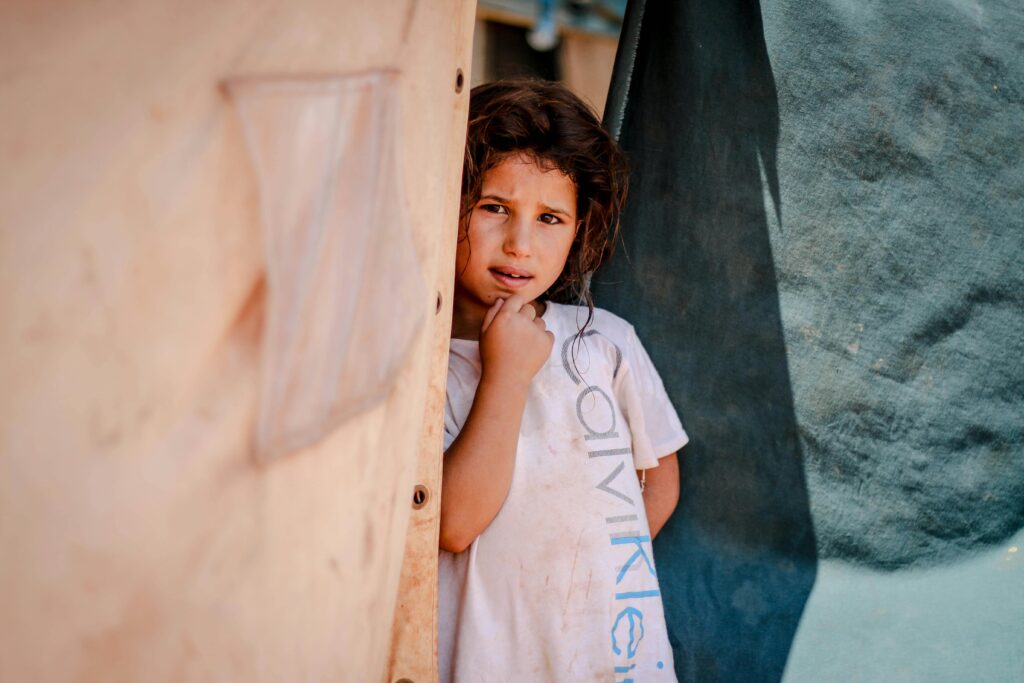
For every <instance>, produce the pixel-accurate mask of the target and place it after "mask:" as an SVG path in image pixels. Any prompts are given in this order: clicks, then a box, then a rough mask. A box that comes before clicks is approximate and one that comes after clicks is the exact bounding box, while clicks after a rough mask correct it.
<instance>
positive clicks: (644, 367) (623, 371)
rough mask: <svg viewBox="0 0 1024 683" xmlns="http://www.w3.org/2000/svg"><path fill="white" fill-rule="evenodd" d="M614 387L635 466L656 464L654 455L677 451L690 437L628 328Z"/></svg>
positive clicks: (649, 359)
mask: <svg viewBox="0 0 1024 683" xmlns="http://www.w3.org/2000/svg"><path fill="white" fill-rule="evenodd" d="M614 386H615V393H616V396H617V398H618V401H619V407H620V408H621V409H622V412H623V414H624V415H625V417H626V421H627V422H628V423H629V430H630V433H631V434H632V439H633V463H634V465H635V467H636V469H649V468H651V467H657V466H658V458H661V457H664V456H666V455H669V454H670V453H674V452H676V451H678V450H679V449H680V448H682V447H683V446H685V445H686V443H687V442H688V441H689V440H690V439H689V437H688V436H687V435H686V431H685V430H684V429H683V425H682V423H681V422H680V421H679V415H678V414H677V413H676V410H675V408H674V407H673V406H672V401H671V400H670V399H669V397H668V393H667V392H666V391H665V385H664V384H663V383H662V381H661V376H660V375H658V371H657V370H656V369H655V368H654V363H652V362H651V358H650V356H648V355H647V351H646V350H645V349H644V347H643V345H642V344H641V343H640V340H639V338H637V336H636V332H635V331H634V330H633V328H632V327H630V328H629V334H628V335H627V337H626V340H625V343H624V345H623V348H622V363H621V365H620V367H619V371H618V372H617V373H616V376H615V382H614Z"/></svg>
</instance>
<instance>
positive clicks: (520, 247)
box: [504, 216, 532, 257]
mask: <svg viewBox="0 0 1024 683" xmlns="http://www.w3.org/2000/svg"><path fill="white" fill-rule="evenodd" d="M505 225H506V228H505V244H504V250H505V253H506V254H508V255H509V256H517V257H523V256H529V255H530V239H531V236H532V234H531V230H532V225H531V223H530V220H529V219H528V218H526V217H525V216H516V217H515V218H514V219H513V220H510V221H508V223H506V224H505Z"/></svg>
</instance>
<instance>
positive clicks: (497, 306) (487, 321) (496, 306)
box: [480, 299, 505, 334]
mask: <svg viewBox="0 0 1024 683" xmlns="http://www.w3.org/2000/svg"><path fill="white" fill-rule="evenodd" d="M504 303H505V300H504V299H498V300H497V301H495V302H494V303H493V304H492V305H491V307H490V308H488V309H487V313H485V314H484V322H483V324H481V325H480V333H481V334H483V333H484V332H486V331H487V328H488V327H490V326H491V323H492V322H494V316H496V315H498V311H500V310H501V308H502V306H503V305H504Z"/></svg>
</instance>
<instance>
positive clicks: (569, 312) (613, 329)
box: [544, 302, 636, 347]
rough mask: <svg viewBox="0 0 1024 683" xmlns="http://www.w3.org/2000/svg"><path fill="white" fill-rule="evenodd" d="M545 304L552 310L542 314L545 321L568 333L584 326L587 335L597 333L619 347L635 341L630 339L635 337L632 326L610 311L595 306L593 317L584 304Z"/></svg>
mask: <svg viewBox="0 0 1024 683" xmlns="http://www.w3.org/2000/svg"><path fill="white" fill-rule="evenodd" d="M546 305H547V306H551V307H552V308H553V310H552V311H551V314H550V315H545V316H544V318H545V321H546V322H548V323H549V324H555V325H557V326H558V327H559V328H560V329H562V330H564V332H565V333H567V334H568V335H575V334H577V333H579V331H580V330H581V329H582V328H583V327H584V326H586V329H585V330H584V332H585V333H586V334H587V336H590V335H591V334H593V333H597V334H600V335H601V336H602V337H605V338H606V339H608V340H609V341H611V342H612V343H614V344H615V345H616V346H620V347H621V346H626V345H630V344H632V343H635V342H634V341H632V340H634V339H635V338H636V332H635V331H634V329H633V326H632V325H631V324H629V322H628V321H626V320H625V319H623V318H621V317H619V316H618V315H616V314H614V313H612V312H611V311H608V310H605V309H603V308H598V307H596V306H595V307H594V313H593V317H591V315H590V310H589V309H588V308H587V307H586V306H570V305H567V304H556V303H551V302H548V303H547V304H546ZM588 318H589V323H588Z"/></svg>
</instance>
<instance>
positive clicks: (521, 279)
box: [490, 267, 533, 289]
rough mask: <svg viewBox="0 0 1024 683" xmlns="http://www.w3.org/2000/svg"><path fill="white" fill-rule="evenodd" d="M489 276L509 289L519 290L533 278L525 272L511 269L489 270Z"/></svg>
mask: <svg viewBox="0 0 1024 683" xmlns="http://www.w3.org/2000/svg"><path fill="white" fill-rule="evenodd" d="M490 271H491V276H492V277H494V279H495V280H497V281H498V282H499V283H501V284H502V285H503V286H505V287H507V288H509V289H519V288H520V287H524V286H526V284H527V283H528V282H530V281H531V280H532V279H533V276H532V275H530V274H529V273H527V272H526V271H525V270H522V269H519V268H511V267H501V268H491V269H490Z"/></svg>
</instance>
